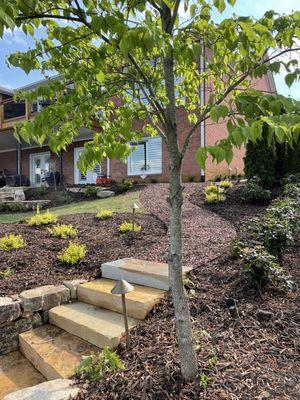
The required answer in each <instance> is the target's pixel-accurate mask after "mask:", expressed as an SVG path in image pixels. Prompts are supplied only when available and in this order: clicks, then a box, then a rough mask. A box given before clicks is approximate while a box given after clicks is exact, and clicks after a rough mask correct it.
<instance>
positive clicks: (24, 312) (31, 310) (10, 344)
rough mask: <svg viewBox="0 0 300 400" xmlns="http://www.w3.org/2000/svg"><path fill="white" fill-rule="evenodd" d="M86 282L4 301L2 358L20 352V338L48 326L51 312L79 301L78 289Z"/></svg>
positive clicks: (0, 322) (0, 307)
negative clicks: (66, 304)
mask: <svg viewBox="0 0 300 400" xmlns="http://www.w3.org/2000/svg"><path fill="white" fill-rule="evenodd" d="M83 282H85V281H84V280H79V279H78V280H73V281H65V282H63V284H62V285H57V286H54V285H47V286H40V287H37V288H34V289H30V290H25V291H23V292H22V293H20V295H17V296H12V297H0V356H1V355H3V354H7V353H9V352H11V351H15V350H18V348H19V339H18V335H19V334H20V333H22V332H25V331H28V330H30V329H34V328H37V327H38V326H41V325H43V324H47V323H48V313H49V310H51V308H53V307H56V306H59V305H60V304H64V303H68V302H70V301H71V299H73V300H74V299H76V298H77V287H78V285H79V284H80V283H83Z"/></svg>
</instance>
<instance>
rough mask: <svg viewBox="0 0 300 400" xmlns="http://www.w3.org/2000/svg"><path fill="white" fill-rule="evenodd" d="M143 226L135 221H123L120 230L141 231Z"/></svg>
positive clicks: (124, 231) (125, 231)
mask: <svg viewBox="0 0 300 400" xmlns="http://www.w3.org/2000/svg"><path fill="white" fill-rule="evenodd" d="M141 229H142V226H141V225H139V224H137V223H135V222H133V221H130V222H129V221H122V222H121V224H120V226H119V232H121V233H128V232H140V231H141Z"/></svg>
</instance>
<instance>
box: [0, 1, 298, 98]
mask: <svg viewBox="0 0 300 400" xmlns="http://www.w3.org/2000/svg"><path fill="white" fill-rule="evenodd" d="M272 9H273V10H275V11H276V12H278V13H281V14H282V13H286V14H288V13H290V12H292V11H296V10H300V4H299V0H283V1H278V0H277V1H276V0H263V1H262V0H237V1H236V4H235V6H234V7H231V6H228V7H227V9H226V10H225V11H224V12H223V14H222V15H221V18H226V17H230V16H231V15H232V13H233V12H234V13H236V14H237V15H244V16H246V15H250V16H254V17H257V18H259V17H261V16H262V15H263V14H264V12H266V11H267V10H272ZM218 18H219V17H218V16H217V15H216V20H217V19H218ZM33 45H34V41H33V39H32V38H31V37H29V36H26V35H25V34H24V33H23V32H22V31H21V30H15V32H14V33H12V32H10V31H6V32H5V33H4V38H3V39H2V40H1V39H0V85H1V86H4V87H7V88H18V87H21V86H24V85H27V84H30V83H32V82H35V81H38V80H40V79H43V76H42V75H41V74H40V72H38V71H34V72H31V73H30V74H29V75H26V74H25V72H24V71H22V70H21V69H20V68H9V67H8V65H7V63H6V57H7V55H9V54H11V53H14V52H16V51H26V50H28V48H30V47H33ZM298 59H299V60H300V54H298ZM275 82H276V87H277V91H278V92H279V93H281V94H284V95H286V96H292V97H294V98H297V99H300V82H297V83H294V85H293V86H292V87H291V88H290V89H289V88H288V87H287V86H286V84H285V82H284V78H283V75H275Z"/></svg>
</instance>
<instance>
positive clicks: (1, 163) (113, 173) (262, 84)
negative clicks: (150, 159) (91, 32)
mask: <svg viewBox="0 0 300 400" xmlns="http://www.w3.org/2000/svg"><path fill="white" fill-rule="evenodd" d="M252 87H253V88H255V89H259V90H263V91H267V92H269V91H270V90H271V88H270V84H269V80H268V78H267V77H264V78H262V79H254V80H253V82H252ZM208 90H211V88H208ZM177 121H178V132H179V145H180V147H182V145H183V142H184V139H185V137H186V135H187V133H188V132H189V130H190V128H191V127H190V126H189V123H188V121H187V118H186V114H185V111H184V110H183V109H179V110H178V111H177ZM144 123H145V122H144ZM142 124H143V122H138V121H136V122H135V123H134V129H141V127H142ZM226 135H227V131H226V123H224V122H223V123H219V124H214V123H212V121H211V120H207V121H206V135H205V142H206V144H207V145H214V144H215V143H216V142H217V141H218V140H220V139H222V138H225V137H226ZM83 145H84V141H81V142H75V143H73V144H71V145H70V146H68V148H67V150H66V151H64V152H63V171H64V174H63V175H64V183H66V184H69V185H72V184H74V148H76V147H83ZM199 146H200V128H198V129H197V130H196V132H195V134H194V136H193V138H192V140H191V142H190V146H189V149H188V151H187V153H186V156H185V160H184V163H183V168H182V176H183V180H184V181H186V180H188V179H189V178H190V177H194V178H195V179H196V180H200V168H199V166H198V164H197V162H196V151H197V149H198V148H199ZM46 151H49V148H48V147H40V148H36V149H27V150H23V151H22V167H23V175H26V176H27V177H29V158H30V154H33V153H42V152H46ZM244 153H245V151H244V148H242V149H235V150H234V157H233V161H232V163H231V165H230V167H231V168H232V170H234V169H237V171H238V172H239V173H240V172H242V171H243V167H244V163H243V157H244ZM52 158H53V159H57V157H56V155H54V154H52ZM101 167H102V172H103V173H105V174H106V173H107V171H106V160H104V161H103V162H102V166H101ZM4 168H6V169H8V170H12V171H15V170H16V152H8V153H0V170H1V169H4ZM59 169H60V166H59V162H57V170H59ZM227 170H228V166H227V164H226V163H224V162H223V163H221V164H218V165H216V164H214V163H212V160H211V159H209V160H208V162H207V165H206V171H205V175H206V179H212V178H214V176H215V175H217V174H220V173H222V174H224V173H227ZM110 177H111V178H112V179H114V180H116V181H120V180H122V179H124V178H126V177H127V165H126V164H125V163H123V162H121V161H118V160H111V161H110ZM131 178H132V179H138V180H139V179H140V177H139V176H137V177H131ZM151 178H155V179H157V181H159V182H167V181H168V179H169V167H168V155H167V149H166V145H165V143H164V142H163V147H162V174H160V175H153V176H150V177H147V180H149V179H151Z"/></svg>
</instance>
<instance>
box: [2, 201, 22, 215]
mask: <svg viewBox="0 0 300 400" xmlns="http://www.w3.org/2000/svg"><path fill="white" fill-rule="evenodd" d="M22 211H26V207H25V206H24V204H22V203H18V202H16V203H0V212H3V213H4V212H22Z"/></svg>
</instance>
